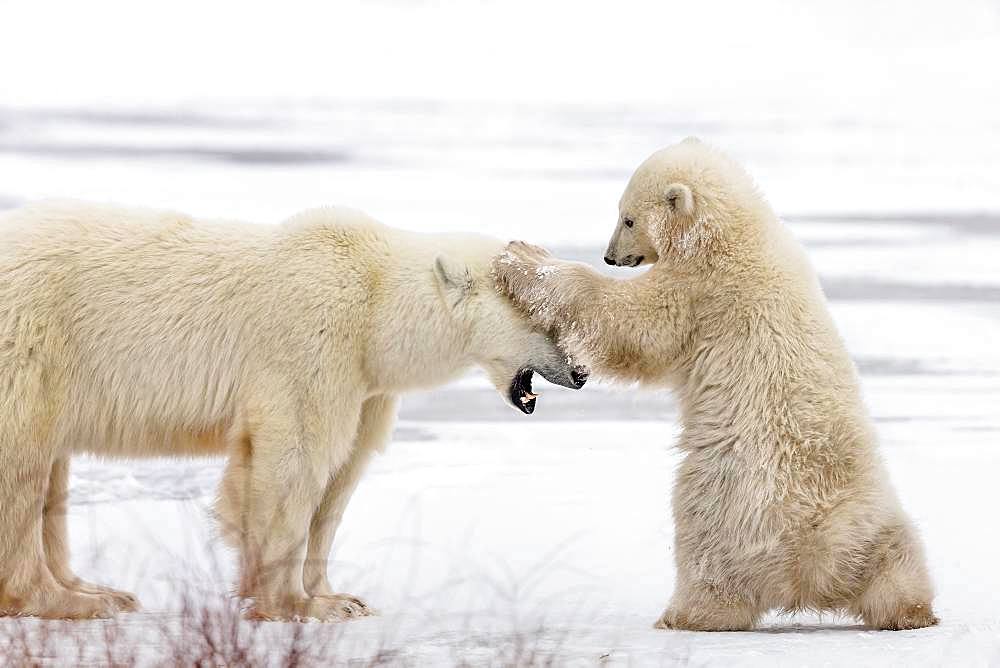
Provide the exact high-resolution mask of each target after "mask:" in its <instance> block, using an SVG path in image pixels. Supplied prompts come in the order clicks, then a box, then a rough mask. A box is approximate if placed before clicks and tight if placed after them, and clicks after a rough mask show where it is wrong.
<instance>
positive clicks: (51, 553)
mask: <svg viewBox="0 0 1000 668" xmlns="http://www.w3.org/2000/svg"><path fill="white" fill-rule="evenodd" d="M68 495H69V458H68V457H62V458H60V459H57V460H56V461H55V463H54V464H53V465H52V472H51V474H50V475H49V487H48V491H47V492H46V496H45V509H44V511H43V519H42V542H43V547H44V549H45V561H46V563H47V564H48V567H49V571H50V572H51V573H52V576H53V577H54V578H55V579H56V582H58V583H59V584H61V585H62V586H63V587H66V588H67V589H71V590H73V591H77V592H80V593H81V594H92V595H95V596H101V597H105V598H107V599H109V601H110V602H111V603H112V604H113V605H114V606H115V607H116V608H117V609H118V610H121V611H123V612H135V611H136V610H138V609H139V601H138V600H137V599H136V597H135V596H134V595H133V594H130V593H129V592H126V591H119V590H117V589H112V588H110V587H103V586H101V585H96V584H90V583H88V582H84V581H83V580H81V579H80V578H78V577H76V575H74V574H73V571H72V570H70V566H69V539H68V534H67V530H66V500H67V496H68Z"/></svg>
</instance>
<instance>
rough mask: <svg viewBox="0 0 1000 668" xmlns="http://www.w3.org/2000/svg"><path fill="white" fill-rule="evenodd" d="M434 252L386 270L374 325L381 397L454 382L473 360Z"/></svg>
mask: <svg viewBox="0 0 1000 668" xmlns="http://www.w3.org/2000/svg"><path fill="white" fill-rule="evenodd" d="M434 257H435V255H434V254H427V255H426V257H424V254H423V253H415V254H413V255H412V256H411V257H410V258H407V259H408V260H409V261H407V262H402V263H399V264H396V265H392V266H388V267H387V273H386V275H385V277H384V282H383V286H384V288H385V292H384V293H383V299H384V300H385V301H384V306H385V307H386V308H384V309H379V311H380V312H381V314H382V318H383V319H382V320H381V321H380V322H374V323H372V329H371V340H370V342H369V355H368V357H367V359H368V362H369V365H370V366H369V368H368V371H369V374H370V382H371V383H372V384H373V385H374V386H375V387H374V388H373V390H374V391H375V392H380V393H400V392H406V391H410V390H417V389H424V388H430V387H434V386H437V385H442V384H444V383H447V382H449V381H451V380H454V379H455V378H457V377H458V376H460V375H461V374H463V373H464V372H465V371H467V370H468V369H469V368H470V367H472V366H473V364H474V361H473V358H472V355H471V351H470V350H469V341H468V336H467V335H466V332H465V331H464V329H463V328H462V326H461V324H460V323H459V322H458V321H456V319H455V316H454V314H453V313H452V312H451V311H450V309H449V308H448V306H447V304H445V302H444V300H443V299H442V297H441V294H440V292H439V287H438V283H437V279H436V277H435V275H434V270H433V267H434Z"/></svg>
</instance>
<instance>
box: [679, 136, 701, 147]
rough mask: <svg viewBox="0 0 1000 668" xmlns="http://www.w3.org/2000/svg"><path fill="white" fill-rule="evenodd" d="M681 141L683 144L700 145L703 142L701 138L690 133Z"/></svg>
mask: <svg viewBox="0 0 1000 668" xmlns="http://www.w3.org/2000/svg"><path fill="white" fill-rule="evenodd" d="M681 143H682V144H694V145H700V144H701V140H700V139H698V138H697V137H695V136H694V135H688V136H687V137H685V138H684V140H683V141H682V142H681Z"/></svg>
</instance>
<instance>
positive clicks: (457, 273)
mask: <svg viewBox="0 0 1000 668" xmlns="http://www.w3.org/2000/svg"><path fill="white" fill-rule="evenodd" d="M434 275H435V276H436V277H437V280H438V282H439V283H440V284H441V290H442V291H443V292H444V294H445V297H446V298H447V300H448V303H449V304H451V305H452V306H455V305H456V304H458V302H460V301H462V299H463V298H464V297H465V296H466V295H467V294H469V293H470V292H472V287H473V280H472V272H470V271H469V268H468V267H467V266H466V265H464V264H462V263H460V262H456V261H455V260H453V259H452V258H449V257H445V256H444V255H439V256H438V257H437V258H436V259H435V260H434Z"/></svg>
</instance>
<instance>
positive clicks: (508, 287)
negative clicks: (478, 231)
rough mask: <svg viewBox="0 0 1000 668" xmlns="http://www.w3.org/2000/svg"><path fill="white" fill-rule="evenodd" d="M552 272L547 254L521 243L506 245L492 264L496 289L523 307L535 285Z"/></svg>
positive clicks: (543, 250)
mask: <svg viewBox="0 0 1000 668" xmlns="http://www.w3.org/2000/svg"><path fill="white" fill-rule="evenodd" d="M555 271H556V267H555V264H554V263H553V262H552V256H551V255H550V254H549V252H548V251H547V250H545V249H544V248H541V247H539V246H534V245H532V244H529V243H525V242H523V241H512V242H510V243H509V244H507V247H506V248H505V249H504V252H503V253H501V254H500V255H498V256H497V257H496V259H494V261H493V276H494V279H495V280H496V284H497V288H498V289H500V290H501V291H503V292H504V293H506V294H507V295H508V296H510V297H512V298H514V300H515V301H517V302H520V303H521V304H522V305H524V306H530V301H531V299H532V297H533V290H534V288H535V287H536V286H537V285H538V283H539V282H540V281H542V280H543V279H545V278H546V277H547V276H548V275H550V274H551V273H553V272H555Z"/></svg>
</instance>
